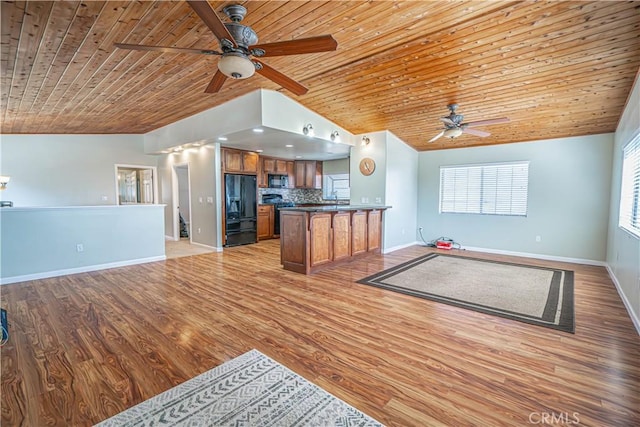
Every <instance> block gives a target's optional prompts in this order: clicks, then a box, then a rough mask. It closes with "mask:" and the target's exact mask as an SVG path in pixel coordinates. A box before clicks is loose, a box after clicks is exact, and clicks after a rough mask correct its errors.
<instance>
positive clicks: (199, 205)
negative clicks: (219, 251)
mask: <svg viewBox="0 0 640 427" xmlns="http://www.w3.org/2000/svg"><path fill="white" fill-rule="evenodd" d="M217 150H219V148H218V144H210V145H205V146H202V147H198V148H190V149H188V150H184V151H182V152H179V153H172V154H166V155H163V156H161V157H160V158H159V160H158V175H159V176H160V183H161V185H160V189H159V192H160V199H161V201H162V203H165V204H166V205H167V206H166V209H165V219H166V220H165V235H166V236H173V224H174V221H177V219H176V215H175V214H174V212H173V183H172V168H173V165H179V164H185V163H187V164H188V165H189V173H190V176H191V186H190V189H191V211H190V217H191V241H192V242H193V243H199V244H201V245H206V246H210V247H215V248H220V247H221V236H219V231H218V226H217V222H218V221H221V220H220V212H219V201H217V199H218V197H220V196H219V194H220V190H219V185H220V184H219V182H218V178H216V167H217V168H218V169H219V168H220V164H219V159H217V157H216V151H217ZM216 159H217V162H216ZM218 174H219V173H218Z"/></svg>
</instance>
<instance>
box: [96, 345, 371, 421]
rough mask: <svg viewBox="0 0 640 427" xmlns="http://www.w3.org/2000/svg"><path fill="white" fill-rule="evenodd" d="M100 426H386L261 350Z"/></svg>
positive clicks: (236, 359) (133, 408)
mask: <svg viewBox="0 0 640 427" xmlns="http://www.w3.org/2000/svg"><path fill="white" fill-rule="evenodd" d="M97 426H100V427H107V426H113V427H116V426H117V427H123V426H194V427H195V426H278V427H280V426H345V427H347V426H362V427H365V426H382V424H380V423H379V422H377V421H376V420H374V419H373V418H371V417H369V416H367V415H365V414H364V413H362V412H360V411H358V410H357V409H355V408H353V407H352V406H349V405H348V404H347V403H345V402H343V401H342V400H340V399H338V398H336V397H334V396H332V395H331V394H329V393H327V392H326V391H324V390H323V389H321V388H320V387H318V386H316V385H315V384H312V383H310V382H309V381H307V380H305V379H304V378H302V377H301V376H299V375H297V374H296V373H294V372H293V371H291V370H289V369H287V368H286V367H284V366H282V365H281V364H279V363H278V362H276V361H274V360H273V359H270V358H269V357H267V356H265V355H264V354H262V353H260V352H259V351H258V350H251V351H249V352H247V353H245V354H243V355H241V356H238V357H236V358H235V359H233V360H230V361H229V362H227V363H224V364H222V365H220V366H217V367H215V368H213V369H211V370H210V371H207V372H205V373H203V374H201V375H199V376H197V377H195V378H193V379H191V380H189V381H186V382H184V383H182V384H180V385H178V386H176V387H174V388H172V389H170V390H167V391H165V392H164V393H161V394H159V395H157V396H155V397H152V398H151V399H149V400H146V401H144V402H142V403H140V404H139V405H136V406H134V407H132V408H129V409H127V410H126V411H123V412H121V413H119V414H118V415H115V416H113V417H111V418H109V419H107V420H105V421H103V422H101V423H100V424H97Z"/></svg>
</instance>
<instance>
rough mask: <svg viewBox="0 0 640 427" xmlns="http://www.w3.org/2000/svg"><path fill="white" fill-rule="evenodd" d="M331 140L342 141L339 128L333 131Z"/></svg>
mask: <svg viewBox="0 0 640 427" xmlns="http://www.w3.org/2000/svg"><path fill="white" fill-rule="evenodd" d="M331 141H332V142H340V134H339V133H338V131H337V130H334V131H333V132H331Z"/></svg>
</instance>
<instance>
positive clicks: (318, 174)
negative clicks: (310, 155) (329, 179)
mask: <svg viewBox="0 0 640 427" xmlns="http://www.w3.org/2000/svg"><path fill="white" fill-rule="evenodd" d="M295 186H296V188H316V189H320V188H322V162H320V161H315V160H296V162H295Z"/></svg>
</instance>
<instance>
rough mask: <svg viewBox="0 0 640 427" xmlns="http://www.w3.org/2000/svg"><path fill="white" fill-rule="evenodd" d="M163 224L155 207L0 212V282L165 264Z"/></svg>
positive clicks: (160, 213) (43, 209) (5, 209)
mask: <svg viewBox="0 0 640 427" xmlns="http://www.w3.org/2000/svg"><path fill="white" fill-rule="evenodd" d="M163 222H164V215H163V209H162V206H159V205H127V206H90V207H84V206H75V207H52V208H44V207H39V208H15V207H14V208H3V209H0V233H1V235H0V277H1V278H2V283H3V284H4V283H13V282H16V281H24V280H32V279H37V278H42V277H51V276H59V275H62V274H72V273H77V272H81V271H92V270H97V269H100V268H107V267H116V266H120V265H129V264H137V263H140V262H147V261H157V260H161V259H164V258H165V253H164V239H163V236H162V228H163ZM78 244H81V245H82V246H83V247H82V251H78V248H77V245H78Z"/></svg>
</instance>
